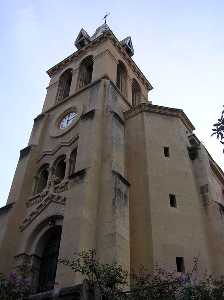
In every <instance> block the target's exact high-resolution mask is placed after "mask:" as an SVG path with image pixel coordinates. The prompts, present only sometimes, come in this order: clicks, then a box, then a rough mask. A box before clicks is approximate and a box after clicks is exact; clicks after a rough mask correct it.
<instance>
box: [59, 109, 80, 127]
mask: <svg viewBox="0 0 224 300" xmlns="http://www.w3.org/2000/svg"><path fill="white" fill-rule="evenodd" d="M76 117H77V113H75V112H74V111H73V112H70V113H68V114H67V115H66V116H65V117H64V118H63V119H62V120H61V122H60V125H59V127H60V129H65V128H67V127H68V126H69V125H71V124H72V122H73V121H74V120H75V119H76Z"/></svg>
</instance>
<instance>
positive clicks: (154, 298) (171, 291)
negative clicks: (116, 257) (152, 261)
mask: <svg viewBox="0 0 224 300" xmlns="http://www.w3.org/2000/svg"><path fill="white" fill-rule="evenodd" d="M60 262H61V263H63V264H64V265H66V266H68V267H70V268H71V269H72V270H73V271H74V272H78V273H80V274H82V276H83V277H84V278H85V279H87V280H88V282H89V284H90V287H91V289H92V290H96V289H98V290H99V291H100V293H101V295H103V296H104V297H105V299H107V300H115V299H116V300H224V277H221V278H219V279H216V278H214V277H213V276H212V275H209V276H207V275H205V276H204V278H201V277H200V279H199V277H198V274H197V268H198V259H194V266H193V269H192V272H191V273H186V274H184V273H183V274H181V275H180V274H178V273H176V272H168V271H166V270H164V269H162V268H159V267H158V266H156V267H155V268H154V269H153V271H151V272H148V271H147V270H145V269H144V268H142V269H141V270H140V271H139V272H138V273H137V274H132V275H131V276H130V278H131V282H132V289H131V290H129V291H127V285H128V280H127V278H128V273H127V272H126V271H124V270H123V269H122V267H121V266H120V265H118V264H116V263H114V264H102V263H100V262H99V261H98V260H97V258H96V252H95V250H89V251H82V252H81V253H78V254H76V255H75V256H74V258H73V259H71V260H69V259H60Z"/></svg>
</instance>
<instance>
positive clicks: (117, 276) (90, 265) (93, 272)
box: [59, 249, 128, 299]
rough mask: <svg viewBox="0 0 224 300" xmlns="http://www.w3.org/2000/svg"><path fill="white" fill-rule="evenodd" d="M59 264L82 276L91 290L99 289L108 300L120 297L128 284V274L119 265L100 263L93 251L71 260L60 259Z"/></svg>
mask: <svg viewBox="0 0 224 300" xmlns="http://www.w3.org/2000/svg"><path fill="white" fill-rule="evenodd" d="M59 262H61V263H62V264H64V265H66V266H69V267H70V268H71V269H72V270H73V271H74V272H78V273H80V274H82V275H83V276H84V278H86V279H88V282H89V284H90V286H91V288H96V289H98V290H99V291H100V292H101V294H102V295H104V296H106V297H107V298H108V299H114V297H115V296H118V294H120V293H121V291H122V289H123V288H124V286H125V285H126V284H127V276H128V272H126V271H124V270H123V269H122V266H121V265H119V264H117V263H113V264H102V263H100V262H99V261H98V259H97V257H96V252H95V250H93V249H90V250H88V251H82V252H80V253H78V254H75V255H74V258H72V259H71V260H69V259H59Z"/></svg>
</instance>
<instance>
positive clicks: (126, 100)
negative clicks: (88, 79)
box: [108, 78, 132, 107]
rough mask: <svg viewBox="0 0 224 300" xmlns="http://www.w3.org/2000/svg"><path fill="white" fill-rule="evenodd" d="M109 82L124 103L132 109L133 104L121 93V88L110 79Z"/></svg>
mask: <svg viewBox="0 0 224 300" xmlns="http://www.w3.org/2000/svg"><path fill="white" fill-rule="evenodd" d="M108 80H109V81H110V84H111V85H112V87H113V88H114V89H115V91H116V92H117V93H118V94H119V96H120V97H121V98H122V99H123V100H124V102H125V103H126V104H127V105H128V106H129V107H132V105H131V103H130V102H129V101H128V99H127V97H125V96H124V95H123V94H122V93H121V91H120V90H119V88H118V87H117V86H116V84H115V83H114V82H113V81H112V80H110V79H109V78H108Z"/></svg>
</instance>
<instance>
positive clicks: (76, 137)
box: [38, 135, 79, 162]
mask: <svg viewBox="0 0 224 300" xmlns="http://www.w3.org/2000/svg"><path fill="white" fill-rule="evenodd" d="M78 139H79V136H78V135H76V136H75V137H73V138H71V139H70V140H69V141H68V142H62V143H60V145H58V146H57V147H55V148H54V149H52V150H47V151H43V152H42V153H41V156H40V158H39V159H38V162H39V161H40V160H41V159H43V157H44V156H53V155H54V154H55V153H56V152H58V150H60V149H61V148H62V147H68V146H71V145H72V144H73V143H74V142H76V141H77V140H78Z"/></svg>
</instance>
